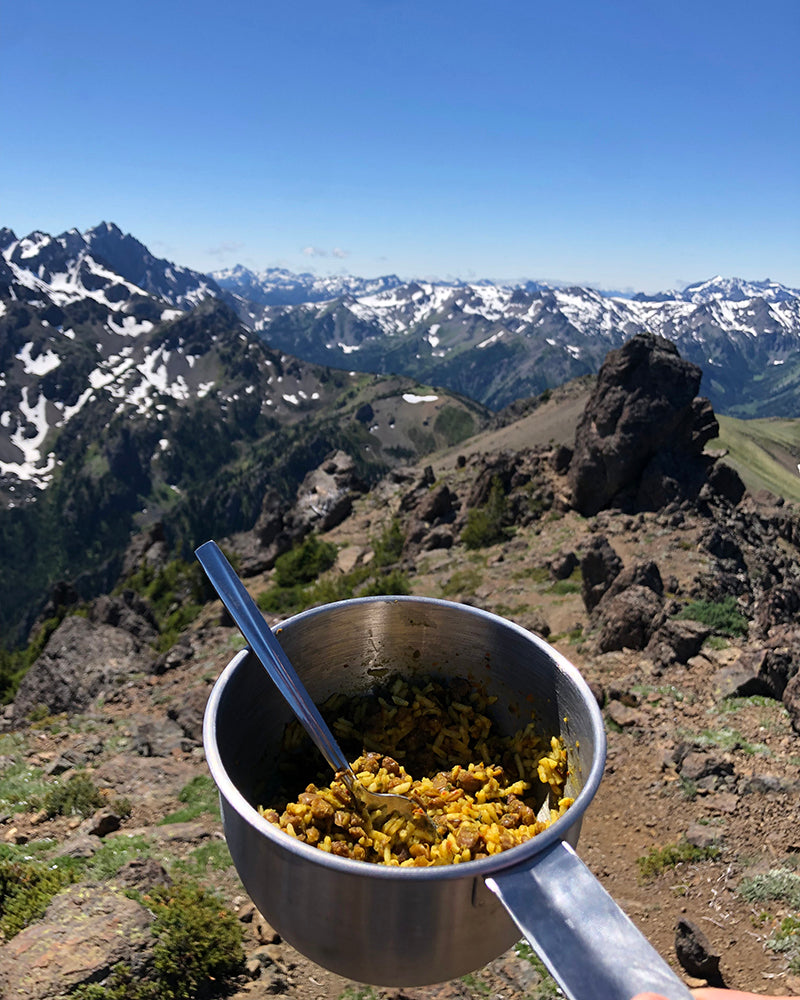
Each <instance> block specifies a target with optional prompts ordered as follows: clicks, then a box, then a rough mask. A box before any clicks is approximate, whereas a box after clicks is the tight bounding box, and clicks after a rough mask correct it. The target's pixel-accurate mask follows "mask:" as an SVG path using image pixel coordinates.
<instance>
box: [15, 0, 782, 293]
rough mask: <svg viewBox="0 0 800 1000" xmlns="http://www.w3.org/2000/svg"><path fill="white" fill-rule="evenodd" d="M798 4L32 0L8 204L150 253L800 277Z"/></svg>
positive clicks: (608, 283)
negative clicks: (125, 235) (116, 235)
mask: <svg viewBox="0 0 800 1000" xmlns="http://www.w3.org/2000/svg"><path fill="white" fill-rule="evenodd" d="M799 44H800V5H798V3H797V0H760V2H759V3H757V4H756V3H752V2H750V3H744V2H743V0H727V2H721V0H711V2H708V0H692V2H686V0H669V2H667V0H661V2H658V3H655V2H651V0H604V2H602V3H600V2H594V3H589V2H585V0H572V2H569V3H558V2H555V0H550V2H549V3H547V4H544V3H541V2H539V0H527V2H523V0H495V2H494V3H491V4H490V3H486V2H482V3H478V2H475V0H458V2H454V0H427V2H425V3H421V2H418V0H403V2H400V0H339V2H338V3H331V2H330V0H328V2H325V3H323V2H317V0H305V2H302V0H297V2H295V3H294V4H287V3H282V4H276V3H272V2H270V0H261V2H258V3H256V2H242V0H230V2H228V3H227V4H220V3H211V2H208V0H193V2H192V3H191V4H187V3H184V2H180V3H179V2H176V0H158V2H153V0H138V2H137V3H136V4H133V3H131V2H126V3H113V2H112V3H108V2H107V0H104V2H102V3H101V2H99V0H73V2H72V3H64V2H63V0H57V2H56V0H27V2H25V3H17V4H12V3H10V2H9V3H6V4H5V5H4V10H3V12H2V16H1V17H0V81H1V83H2V89H3V94H4V98H5V99H4V101H3V116H2V117H3V126H2V130H1V131H0V136H1V137H2V138H1V139H0V142H1V143H2V145H1V146H0V210H1V214H0V225H8V226H10V227H11V228H12V229H14V230H15V232H16V233H17V234H18V235H24V234H27V233H28V232H30V231H32V230H33V229H41V230H44V231H45V232H50V233H57V232H62V231H63V230H65V229H68V228H71V227H73V226H76V227H78V228H79V229H81V230H85V229H87V228H89V227H90V226H92V225H95V224H97V223H98V222H100V221H113V222H116V223H117V224H118V225H119V226H120V227H121V228H122V229H124V230H125V231H127V232H132V233H133V234H134V235H135V236H137V237H138V238H139V239H141V240H142V241H143V242H144V243H146V244H147V245H148V246H149V247H150V249H151V250H153V252H155V253H157V254H158V255H159V256H165V257H168V258H169V259H171V260H175V261H177V262H178V263H181V264H185V265H188V266H190V267H194V268H197V269H199V270H204V271H205V270H212V269H215V268H218V267H224V266H229V265H232V264H234V263H242V264H245V265H247V266H249V267H252V268H254V269H260V268H264V267H271V266H284V267H289V268H291V269H293V270H314V271H317V272H319V273H332V272H340V271H348V272H351V273H354V274H362V275H375V274H384V273H396V274H399V275H400V276H401V277H412V276H416V277H436V278H448V277H459V278H467V279H468V278H479V277H487V278H494V279H519V278H532V279H546V280H556V281H566V282H574V283H585V284H593V285H596V286H599V287H603V288H628V289H631V288H632V289H640V290H645V291H655V290H658V289H665V288H670V287H675V286H677V285H680V284H682V283H686V282H689V281H694V280H699V279H703V278H707V277H711V276H712V275H713V274H717V273H720V274H723V275H726V276H739V277H745V278H750V279H761V278H766V277H770V278H773V279H774V280H778V281H782V282H784V283H786V284H789V285H792V286H794V287H800V239H799V238H798V237H800V183H799V182H800V167H799V165H800V116H799V115H798V103H799V102H798V98H800V61H799V60H798V57H797V52H798V45H799Z"/></svg>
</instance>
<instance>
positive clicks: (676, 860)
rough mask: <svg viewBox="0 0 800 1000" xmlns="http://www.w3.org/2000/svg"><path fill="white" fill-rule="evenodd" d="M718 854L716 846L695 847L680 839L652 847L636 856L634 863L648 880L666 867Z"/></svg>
mask: <svg viewBox="0 0 800 1000" xmlns="http://www.w3.org/2000/svg"><path fill="white" fill-rule="evenodd" d="M718 856H719V848H718V847H713V846H712V847H695V845H694V844H690V843H689V841H688V840H681V841H679V842H678V843H677V844H665V845H664V846H663V847H654V848H653V849H652V850H651V851H649V852H648V853H647V854H645V855H644V856H643V857H641V858H637V859H636V863H637V864H638V866H639V874H640V875H641V877H642V878H643V879H645V880H648V879H653V878H657V877H658V876H659V875H661V874H662V873H663V872H665V871H667V870H668V869H670V868H675V867H676V865H680V864H686V863H687V862H689V863H693V862H698V861H708V860H709V859H712V860H713V859H714V858H716V857H718Z"/></svg>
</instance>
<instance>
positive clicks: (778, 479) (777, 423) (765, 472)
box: [708, 414, 800, 503]
mask: <svg viewBox="0 0 800 1000" xmlns="http://www.w3.org/2000/svg"><path fill="white" fill-rule="evenodd" d="M717 420H718V421H719V437H718V438H715V439H714V440H713V441H709V443H708V448H709V449H714V448H724V449H726V450H727V452H728V454H727V455H726V457H725V459H724V461H725V462H726V463H727V464H728V465H730V466H732V467H733V468H734V469H736V471H737V472H738V473H739V475H740V476H741V477H742V480H743V481H744V483H745V485H746V486H747V488H748V489H749V490H750V491H751V492H756V491H758V490H760V489H768V490H770V491H771V492H772V493H775V494H776V495H777V496H781V497H784V498H785V499H786V500H791V501H794V502H795V503H800V476H798V474H797V465H798V463H799V462H800V420H779V419H758V420H737V419H735V418H734V417H724V416H720V415H719V414H717Z"/></svg>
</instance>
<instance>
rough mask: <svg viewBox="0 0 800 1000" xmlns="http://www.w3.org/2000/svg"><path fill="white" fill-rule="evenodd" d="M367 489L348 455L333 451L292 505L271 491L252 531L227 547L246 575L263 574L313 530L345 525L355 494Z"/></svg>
mask: <svg viewBox="0 0 800 1000" xmlns="http://www.w3.org/2000/svg"><path fill="white" fill-rule="evenodd" d="M366 489H367V486H366V483H365V482H364V481H363V480H362V479H361V477H360V476H359V475H358V472H357V470H356V465H355V462H354V461H353V459H352V458H351V457H350V455H348V454H347V453H346V452H344V451H341V450H339V451H335V452H332V453H331V454H330V455H328V456H327V457H326V459H325V461H324V462H322V464H321V465H320V466H318V467H317V468H316V469H312V471H311V472H309V473H308V475H307V476H306V477H305V479H304V480H303V482H302V483H301V485H300V487H299V489H298V490H297V495H296V497H295V502H294V504H292V505H291V506H288V507H287V505H286V503H285V501H284V500H283V499H282V498H281V496H280V494H279V493H278V492H277V490H273V489H268V490H267V491H266V493H265V494H264V498H263V501H262V505H261V512H260V514H259V516H258V519H257V521H256V524H255V526H254V528H253V530H252V531H247V532H242V533H240V534H238V535H235V536H233V537H231V538H229V539H226V546H227V547H228V548H229V549H230V550H231V551H232V552H234V553H235V554H236V556H237V557H238V559H239V566H240V571H241V573H242V575H243V576H252V575H254V574H256V573H262V572H264V570H268V569H271V568H272V566H274V565H275V560H276V559H277V558H278V557H279V556H281V555H283V553H284V552H288V551H289V549H291V548H292V546H293V545H294V544H295V542H297V541H299V540H300V539H302V538H304V537H305V536H306V535H307V534H308V533H309V532H311V531H329V530H330V529H331V528H334V527H336V525H337V524H341V522H342V521H344V519H345V518H346V517H348V516H349V515H350V512H351V511H352V509H353V498H354V496H356V495H358V494H360V493H363V492H365V491H366Z"/></svg>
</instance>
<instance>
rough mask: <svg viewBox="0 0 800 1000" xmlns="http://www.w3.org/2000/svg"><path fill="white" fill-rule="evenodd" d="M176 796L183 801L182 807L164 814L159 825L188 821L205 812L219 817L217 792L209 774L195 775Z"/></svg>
mask: <svg viewBox="0 0 800 1000" xmlns="http://www.w3.org/2000/svg"><path fill="white" fill-rule="evenodd" d="M178 798H179V800H180V801H181V802H183V803H184V807H183V809H178V810H177V812H174V813H170V814H169V815H168V816H164V817H163V819H162V820H161V821H160V824H159V825H160V826H165V825H168V824H169V823H188V822H190V821H191V820H193V819H197V817H198V816H203V815H204V814H206V813H210V814H211V815H212V816H216V817H217V818H219V794H218V792H217V786H216V785H215V784H214V781H213V779H212V778H211V776H210V775H207V774H197V775H195V776H194V777H193V778H192V780H191V781H190V782H189V783H188V784H186V785H184V786H183V788H182V789H181V791H180V794H179V795H178Z"/></svg>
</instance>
